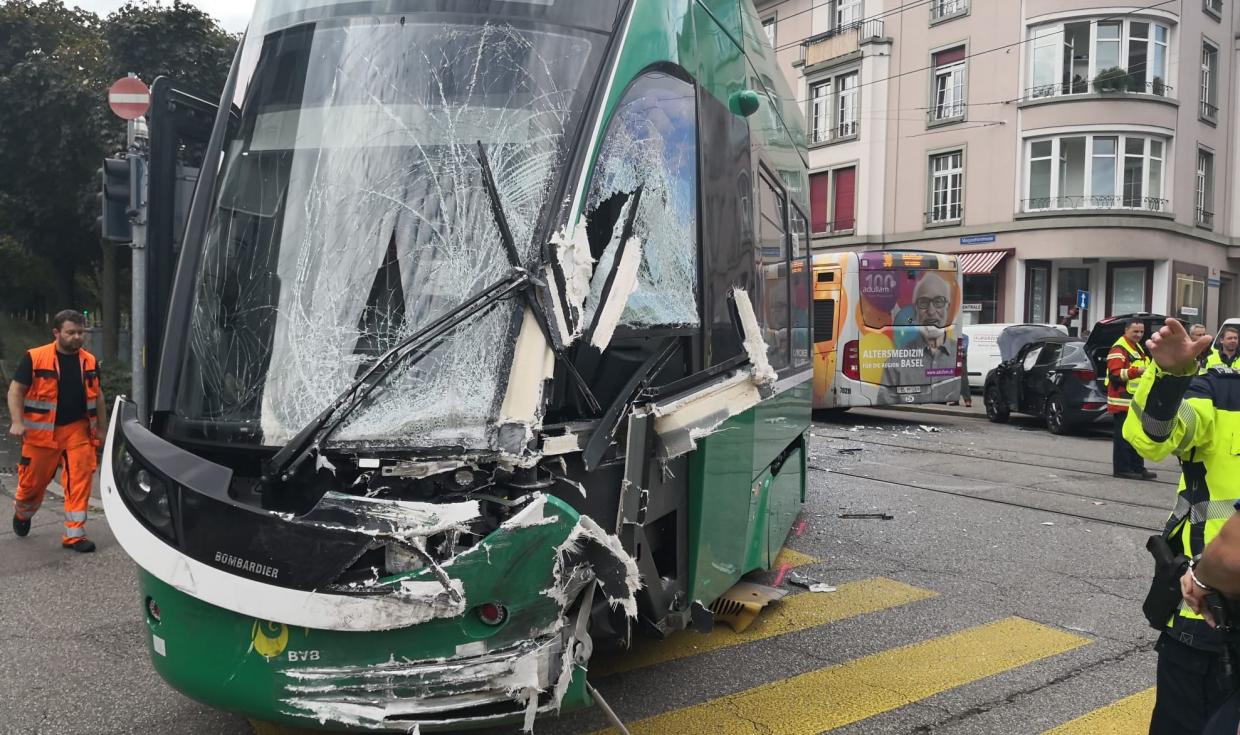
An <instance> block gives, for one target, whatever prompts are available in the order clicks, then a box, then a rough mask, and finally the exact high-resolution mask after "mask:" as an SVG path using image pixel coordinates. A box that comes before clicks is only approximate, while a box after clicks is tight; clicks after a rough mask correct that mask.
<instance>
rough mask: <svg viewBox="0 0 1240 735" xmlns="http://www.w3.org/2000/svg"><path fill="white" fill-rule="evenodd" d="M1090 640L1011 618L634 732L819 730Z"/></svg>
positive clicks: (780, 734)
mask: <svg viewBox="0 0 1240 735" xmlns="http://www.w3.org/2000/svg"><path fill="white" fill-rule="evenodd" d="M815 597H816V598H818V599H821V598H822V596H821V595H815ZM1087 643H1089V641H1088V640H1087V639H1085V638H1082V637H1080V636H1076V635H1072V634H1069V633H1065V632H1063V631H1060V630H1056V629H1054V628H1050V627H1047V626H1044V625H1039V624H1038V623H1034V622H1030V621H1028V620H1023V619H1021V618H1006V619H1004V620H999V621H997V622H994V623H990V624H988V625H982V626H978V627H975V628H969V629H966V630H963V631H960V632H958V633H952V634H950V635H945V636H941V637H938V638H932V639H930V640H927V641H922V642H920V643H914V644H911V645H907V646H901V647H900V648H895V649H891V650H888V651H883V652H881V653H876V654H873V655H871V656H866V657H864V658H859V659H856V660H854V661H850V662H847V663H843V664H840V665H838V666H832V667H829V668H825V669H820V670H818V671H811V672H809V673H807V674H801V675H799V676H794V677H791V678H788V679H784V680H781V681H776V682H772V683H770V684H766V685H763V686H760V687H756V688H754V689H749V690H746V691H742V692H737V693H736V694H732V695H728V696H725V697H721V698H719V699H715V700H712V701H709V702H706V703H704V704H700V705H696V706H692V707H686V708H684V709H680V710H674V711H672V712H668V713H666V714H662V715H658V716H655V717H650V718H647V719H645V720H640V721H638V722H637V723H635V724H632V725H629V730H630V732H632V733H633V735H662V734H664V733H677V735H695V734H698V733H700V734H701V735H717V734H718V733H730V732H753V731H755V730H756V731H759V732H764V733H768V734H769V735H805V733H819V732H823V731H825V730H831V729H833V728H837V727H843V726H844V725H848V724H851V723H853V722H859V721H861V720H864V719H867V718H870V717H873V716H875V715H879V714H882V713H883V712H887V711H889V710H893V709H896V708H898V707H902V706H904V705H908V704H912V703H913V702H916V701H918V700H921V699H925V698H926V697H930V696H933V695H935V694H939V693H941V692H945V691H947V690H949V689H954V688H956V687H959V686H963V685H965V684H968V683H970V682H974V681H978V680H980V679H984V678H986V677H989V676H994V675H995V674H999V673H1002V672H1004V671H1008V670H1010V669H1014V668H1017V667H1020V666H1024V665H1027V664H1030V663H1033V662H1034V661H1038V660H1041V659H1044V658H1049V657H1051V656H1055V655H1058V654H1060V653H1064V652H1066V651H1071V650H1072V649H1075V648H1079V647H1080V646H1083V645H1085V644H1087ZM605 732H614V731H612V730H608V731H605Z"/></svg>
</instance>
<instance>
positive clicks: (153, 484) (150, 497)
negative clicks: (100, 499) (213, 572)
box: [113, 444, 174, 539]
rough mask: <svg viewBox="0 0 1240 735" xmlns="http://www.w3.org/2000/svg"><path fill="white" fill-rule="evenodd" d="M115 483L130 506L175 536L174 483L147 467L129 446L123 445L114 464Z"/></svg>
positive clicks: (168, 534) (148, 521) (161, 531)
mask: <svg viewBox="0 0 1240 735" xmlns="http://www.w3.org/2000/svg"><path fill="white" fill-rule="evenodd" d="M113 475H114V477H115V479H116V485H117V487H118V488H119V489H120V491H121V493H122V494H123V495H124V496H125V499H126V500H128V501H129V502H128V505H129V507H130V508H131V509H132V510H133V511H134V513H135V515H138V516H139V517H141V518H142V519H143V520H145V521H146V522H147V523H148V524H149V525H150V526H152V527H153V528H154V530H156V531H158V532H159V533H160V534H161V535H163V536H165V537H168V538H170V539H171V538H173V537H174V533H173V528H172V500H173V492H174V486H173V485H172V483H170V482H169V481H168V480H165V479H164V478H163V477H161V476H160V475H159V473H157V472H155V471H154V470H152V469H150V468H149V467H147V466H145V465H144V464H143V463H142V461H141V460H140V459H138V458H137V457H136V456H134V454H133V452H132V451H130V449H129V447H128V446H126V445H124V444H121V446H120V448H119V449H118V450H117V453H116V461H115V462H114V464H113Z"/></svg>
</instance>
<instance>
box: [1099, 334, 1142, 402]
mask: <svg viewBox="0 0 1240 735" xmlns="http://www.w3.org/2000/svg"><path fill="white" fill-rule="evenodd" d="M1149 364H1150V359H1149V358H1148V357H1147V356H1146V355H1145V353H1144V352H1143V351H1142V350H1141V349H1140V348H1139V347H1137V346H1135V345H1133V344H1132V343H1131V342H1129V341H1128V338H1127V337H1123V336H1121V337H1120V338H1119V339H1117V340H1115V344H1113V345H1111V351H1110V352H1108V353H1107V377H1106V381H1105V382H1106V386H1107V411H1108V412H1110V413H1119V412H1121V411H1127V410H1128V406H1129V404H1131V403H1132V396H1133V394H1134V393H1136V392H1137V388H1138V387H1139V386H1140V384H1141V377H1140V376H1139V375H1136V373H1137V372H1138V371H1139V369H1141V368H1148V367H1149Z"/></svg>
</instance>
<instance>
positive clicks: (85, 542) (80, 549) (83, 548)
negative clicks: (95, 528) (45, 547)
mask: <svg viewBox="0 0 1240 735" xmlns="http://www.w3.org/2000/svg"><path fill="white" fill-rule="evenodd" d="M61 546H63V547H65V548H66V549H73V550H74V551H76V552H77V553H79V554H89V553H90V552H92V551H94V550H95V542H94V541H91V540H90V539H88V538H84V539H82V540H81V541H78V542H77V543H76V544H61Z"/></svg>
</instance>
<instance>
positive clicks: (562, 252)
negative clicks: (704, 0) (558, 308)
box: [551, 221, 594, 329]
mask: <svg viewBox="0 0 1240 735" xmlns="http://www.w3.org/2000/svg"><path fill="white" fill-rule="evenodd" d="M551 246H552V250H553V252H554V254H555V258H556V261H557V263H558V264H559V266H560V272H561V273H563V275H564V301H565V303H566V305H567V307H568V311H569V313H568V316H569V318H570V319H571V321H572V323H573V324H576V325H580V324H581V323H582V321H583V311H584V309H585V304H586V299H587V298H588V297H589V295H590V281H591V278H592V277H593V275H594V257H593V256H592V255H590V238H589V236H588V234H587V232H586V223H585V221H582V222H579V223H578V224H577V226H576V227H574V228H573V229H572V231H571V232H569V231H567V230H564V231H561V232H560V233H558V234H557V235H556V236H555V237H553V238H552V240H551ZM578 329H579V327H578Z"/></svg>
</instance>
